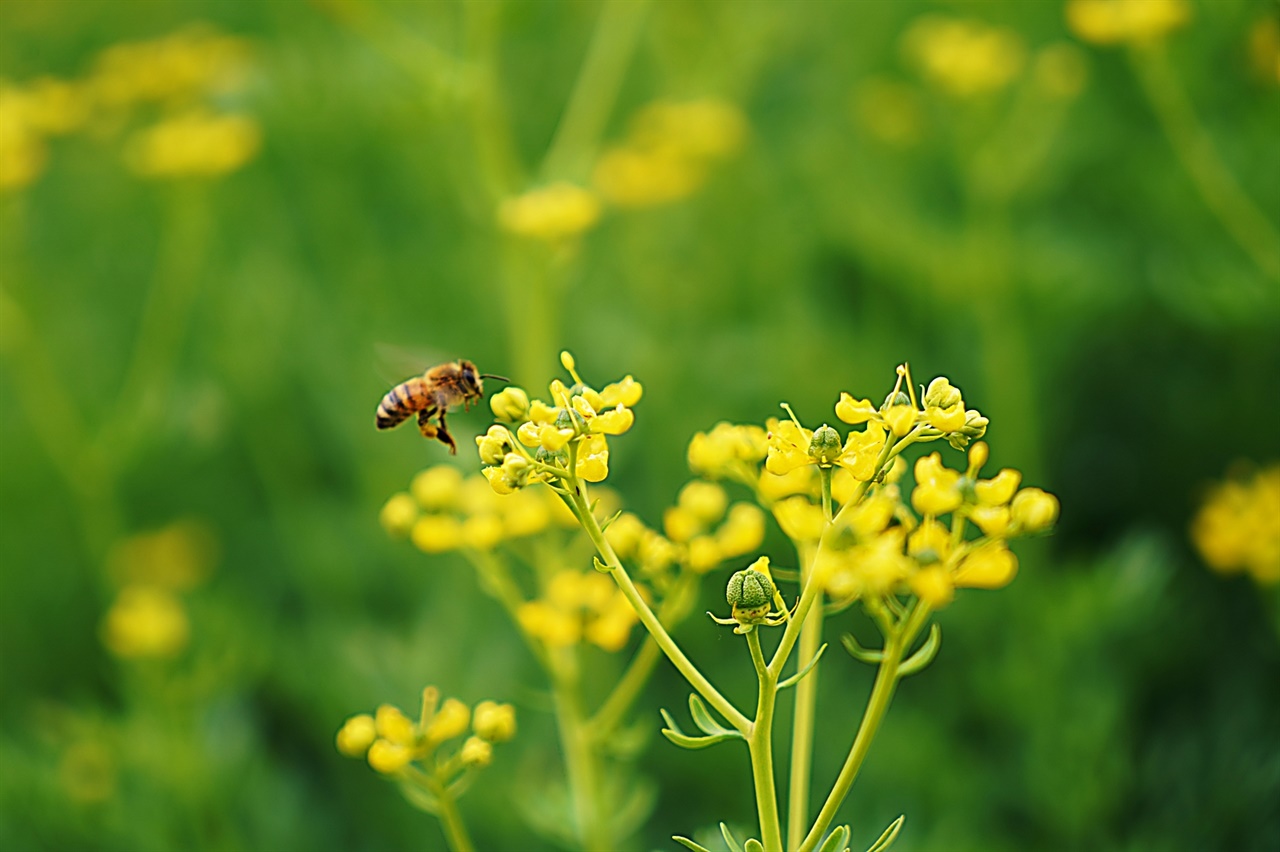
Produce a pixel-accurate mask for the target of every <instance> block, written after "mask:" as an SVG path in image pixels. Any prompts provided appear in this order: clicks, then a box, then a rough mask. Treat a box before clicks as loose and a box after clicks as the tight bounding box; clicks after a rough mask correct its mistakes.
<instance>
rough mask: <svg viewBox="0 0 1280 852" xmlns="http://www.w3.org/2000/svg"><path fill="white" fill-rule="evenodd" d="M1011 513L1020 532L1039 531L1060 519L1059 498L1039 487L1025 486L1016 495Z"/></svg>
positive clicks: (1011, 506)
mask: <svg viewBox="0 0 1280 852" xmlns="http://www.w3.org/2000/svg"><path fill="white" fill-rule="evenodd" d="M1009 515H1010V518H1011V520H1012V521H1013V523H1014V524H1016V525H1017V527H1018V529H1019V531H1020V532H1024V533H1033V532H1039V531H1040V530H1043V529H1047V528H1049V527H1050V526H1052V525H1053V522H1054V521H1056V520H1057V519H1058V498H1057V497H1054V496H1053V495H1052V494H1048V493H1046V492H1044V491H1041V490H1040V489H1039V488H1024V489H1022V490H1021V491H1019V492H1018V493H1017V495H1016V496H1014V498H1013V502H1012V503H1011V504H1010V505H1009Z"/></svg>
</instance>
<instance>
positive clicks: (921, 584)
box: [907, 565, 956, 609]
mask: <svg viewBox="0 0 1280 852" xmlns="http://www.w3.org/2000/svg"><path fill="white" fill-rule="evenodd" d="M907 582H908V585H910V586H911V591H913V592H915V594H916V597H918V598H920V600H921V601H923V602H924V603H925V604H927V605H928V606H929V607H930V608H931V609H942V608H943V607H944V606H946V605H947V604H949V603H951V601H952V599H953V598H955V596H956V587H955V585H954V584H953V583H952V580H951V575H950V574H948V573H947V572H946V570H945V569H944V568H942V567H940V566H936V565H935V566H932V567H929V568H922V569H921V570H919V571H917V572H916V573H914V574H912V575H911V578H910V579H909V580H908V581H907Z"/></svg>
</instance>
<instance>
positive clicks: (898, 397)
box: [880, 391, 911, 411]
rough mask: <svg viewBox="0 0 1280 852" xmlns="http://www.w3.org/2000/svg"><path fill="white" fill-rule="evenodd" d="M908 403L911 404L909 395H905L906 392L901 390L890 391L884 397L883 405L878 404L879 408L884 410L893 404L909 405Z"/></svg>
mask: <svg viewBox="0 0 1280 852" xmlns="http://www.w3.org/2000/svg"><path fill="white" fill-rule="evenodd" d="M910 404H911V397H909V396H907V395H906V393H905V392H903V391H898V392H897V393H891V394H889V395H888V396H886V397H885V398H884V405H882V406H880V410H881V411H884V410H886V409H889V408H892V407H893V406H895V405H910Z"/></svg>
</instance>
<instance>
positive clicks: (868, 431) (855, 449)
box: [839, 423, 888, 482]
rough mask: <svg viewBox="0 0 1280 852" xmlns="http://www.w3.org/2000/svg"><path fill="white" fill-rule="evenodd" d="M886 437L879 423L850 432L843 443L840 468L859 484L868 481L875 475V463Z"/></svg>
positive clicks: (878, 458)
mask: <svg viewBox="0 0 1280 852" xmlns="http://www.w3.org/2000/svg"><path fill="white" fill-rule="evenodd" d="M887 437H888V436H887V435H886V433H885V430H884V427H883V426H881V425H880V424H879V423H868V424H867V426H866V428H865V429H863V430H862V431H861V432H850V433H849V437H848V438H846V439H845V442H844V452H842V453H841V454H840V458H839V463H840V466H841V467H842V468H844V469H845V470H847V471H849V473H851V474H853V478H854V479H856V480H858V481H859V482H867V481H869V480H870V479H871V478H872V477H873V476H875V475H876V469H877V468H876V463H877V462H878V461H879V460H880V453H881V452H882V451H883V450H884V445H885V441H886V439H887Z"/></svg>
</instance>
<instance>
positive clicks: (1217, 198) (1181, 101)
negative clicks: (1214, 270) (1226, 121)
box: [1130, 45, 1280, 280]
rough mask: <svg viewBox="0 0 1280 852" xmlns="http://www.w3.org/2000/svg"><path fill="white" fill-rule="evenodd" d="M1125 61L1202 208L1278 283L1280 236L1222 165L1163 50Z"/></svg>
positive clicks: (1150, 48) (1146, 50)
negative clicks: (1199, 199) (1210, 212)
mask: <svg viewBox="0 0 1280 852" xmlns="http://www.w3.org/2000/svg"><path fill="white" fill-rule="evenodd" d="M1130 58H1131V59H1132V62H1133V66H1134V70H1135V71H1136V72H1137V75H1138V79H1139V81H1140V82H1141V84H1142V89H1143V92H1144V93H1145V94H1146V96H1147V99H1148V100H1150V101H1151V106H1152V108H1154V109H1155V112H1156V117H1157V118H1158V119H1159V120H1160V124H1161V126H1162V127H1163V128H1164V132H1165V135H1166V136H1168V137H1169V142H1170V143H1171V144H1172V145H1173V150H1174V153H1175V154H1176V155H1177V157H1178V159H1179V160H1180V161H1181V162H1182V167H1183V168H1184V169H1186V171H1187V174H1188V175H1189V176H1190V177H1191V181H1192V183H1194V184H1195V187H1196V190H1197V191H1198V192H1199V193H1200V197H1201V198H1202V199H1203V200H1204V203H1205V205H1206V206H1207V207H1208V208H1209V209H1210V210H1211V211H1212V212H1213V214H1214V215H1215V216H1217V217H1218V220H1219V221H1220V222H1221V223H1222V225H1223V227H1224V228H1226V230H1227V232H1228V233H1229V234H1231V237H1232V239H1234V240H1235V241H1236V242H1237V243H1238V244H1239V245H1240V247H1241V248H1242V249H1244V250H1245V252H1246V253H1248V254H1249V256H1250V257H1251V258H1252V259H1253V262H1254V263H1255V264H1257V266H1258V268H1259V269H1261V270H1262V271H1263V272H1264V273H1265V274H1266V275H1268V276H1269V277H1271V278H1272V279H1275V280H1280V234H1277V232H1276V229H1275V226H1274V225H1272V224H1271V222H1270V220H1268V219H1267V217H1266V216H1265V215H1264V214H1263V212H1262V211H1261V210H1260V209H1258V206H1257V205H1256V204H1254V202H1253V200H1252V199H1251V198H1249V196H1248V195H1246V194H1245V192H1244V190H1243V189H1241V188H1240V183H1239V182H1238V181H1237V180H1236V178H1235V175H1234V174H1232V172H1231V170H1230V169H1229V168H1227V165H1226V164H1225V163H1224V162H1222V158H1221V157H1220V156H1219V155H1218V152H1217V149H1216V148H1214V145H1213V140H1212V139H1211V138H1210V137H1209V134H1208V133H1207V132H1206V131H1205V129H1204V126H1203V125H1201V123H1200V122H1199V120H1198V119H1197V118H1196V114H1195V109H1194V107H1193V106H1192V105H1191V101H1190V99H1188V98H1187V94H1186V92H1184V91H1183V90H1182V87H1181V86H1180V85H1179V83H1178V80H1177V78H1176V77H1175V76H1174V73H1173V68H1172V67H1170V64H1169V56H1168V54H1167V53H1166V52H1165V51H1164V49H1163V47H1161V46H1159V45H1151V46H1147V47H1144V48H1140V49H1135V50H1133V51H1132V52H1131V53H1130Z"/></svg>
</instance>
